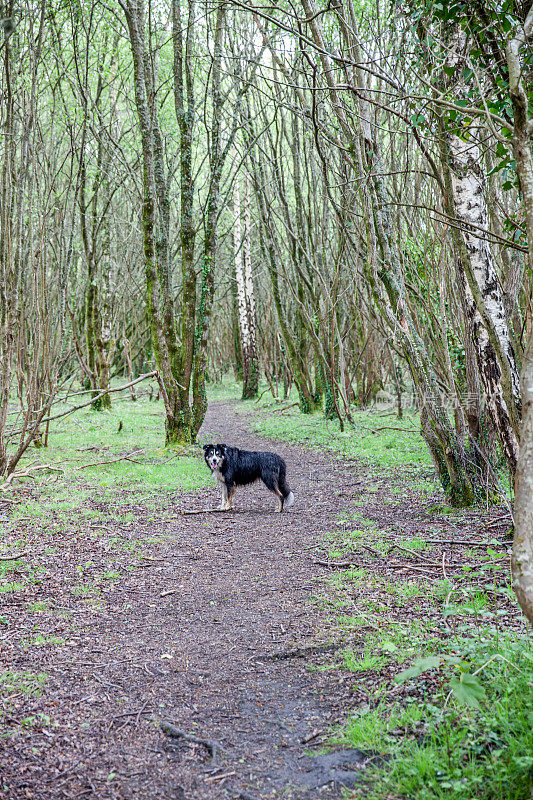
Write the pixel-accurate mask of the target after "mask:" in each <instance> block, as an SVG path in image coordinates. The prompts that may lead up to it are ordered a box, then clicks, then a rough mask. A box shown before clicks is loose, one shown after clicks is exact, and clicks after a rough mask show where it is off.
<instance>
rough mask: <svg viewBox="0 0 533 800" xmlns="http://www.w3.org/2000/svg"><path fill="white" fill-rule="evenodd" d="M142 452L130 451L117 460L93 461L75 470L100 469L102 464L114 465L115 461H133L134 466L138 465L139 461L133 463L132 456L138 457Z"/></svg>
mask: <svg viewBox="0 0 533 800" xmlns="http://www.w3.org/2000/svg"><path fill="white" fill-rule="evenodd" d="M142 452H143V451H142V450H132V451H131V453H127V454H126V455H125V456H119V458H111V459H109V460H108V461H93V462H92V463H91V464H83V466H81V467H76V469H78V470H80V469H88V468H89V467H100V466H101V465H102V464H115V463H116V462H117V461H133V463H134V464H139V463H140V462H139V461H134V460H133V458H132V456H140V455H142Z"/></svg>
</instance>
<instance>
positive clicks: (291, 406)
mask: <svg viewBox="0 0 533 800" xmlns="http://www.w3.org/2000/svg"><path fill="white" fill-rule="evenodd" d="M297 405H299V403H298V401H297V402H296V403H291V404H290V406H285V408H278V411H279V413H280V414H283V412H284V411H288V410H289V408H294V406H297Z"/></svg>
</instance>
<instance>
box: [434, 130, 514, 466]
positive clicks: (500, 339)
mask: <svg viewBox="0 0 533 800" xmlns="http://www.w3.org/2000/svg"><path fill="white" fill-rule="evenodd" d="M441 133H442V141H441V163H442V166H443V170H444V180H445V186H446V199H447V205H448V212H449V213H450V215H451V216H452V217H453V218H454V219H455V220H458V221H459V222H460V228H461V229H459V226H457V225H456V224H452V236H453V239H454V243H455V246H456V249H457V252H458V254H459V259H457V260H456V271H457V280H458V281H459V282H460V283H461V291H460V296H461V297H463V298H464V301H465V303H466V308H465V316H466V318H467V320H468V323H467V328H468V329H469V330H470V331H471V335H472V340H473V343H474V348H475V352H476V358H477V364H478V370H479V375H480V378H481V381H482V385H483V389H484V392H485V397H486V402H487V408H488V412H489V414H490V416H491V418H492V420H493V423H494V426H495V428H496V430H497V432H498V436H499V438H500V441H501V443H502V447H503V449H504V452H505V456H506V459H507V462H508V464H509V467H510V469H511V471H512V472H513V474H514V472H515V471H516V465H517V461H518V430H519V425H520V413H521V401H520V381H519V375H518V370H517V366H516V359H515V353H514V350H513V346H512V343H511V338H510V335H509V328H508V325H507V318H506V314H505V309H504V304H503V297H502V293H501V288H500V282H499V279H498V274H497V271H496V266H495V263H494V259H493V257H492V252H491V248H490V244H489V243H488V242H487V241H486V240H485V239H483V238H481V235H480V233H479V232H478V231H479V228H486V227H487V225H488V214H487V205H486V200H485V177H484V173H483V163H482V159H481V152H480V148H479V145H478V144H477V143H476V141H475V138H474V137H475V135H476V134H475V132H471V137H472V138H469V139H468V140H467V141H463V140H462V139H459V137H458V136H456V135H455V134H450V133H449V132H447V131H446V128H445V126H444V125H441Z"/></svg>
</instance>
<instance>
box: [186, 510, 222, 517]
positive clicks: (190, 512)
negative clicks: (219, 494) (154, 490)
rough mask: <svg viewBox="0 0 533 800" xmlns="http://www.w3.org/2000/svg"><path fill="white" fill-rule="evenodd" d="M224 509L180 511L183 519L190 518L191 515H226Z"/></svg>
mask: <svg viewBox="0 0 533 800" xmlns="http://www.w3.org/2000/svg"><path fill="white" fill-rule="evenodd" d="M225 513H226V511H225V509H223V508H200V509H199V510H197V511H180V514H181V515H182V517H189V516H190V515H191V514H225Z"/></svg>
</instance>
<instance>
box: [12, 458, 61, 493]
mask: <svg viewBox="0 0 533 800" xmlns="http://www.w3.org/2000/svg"><path fill="white" fill-rule="evenodd" d="M41 469H50V470H52V471H55V472H64V471H65V470H64V469H62V468H61V467H54V466H52V464H37V465H36V466H35V467H28V468H27V469H25V470H24V471H23V472H12V473H11V475H9V476H8V478H7V479H6V480H5V481H4V483H2V484H0V489H1V490H2V491H3V492H5V491H6V490H7V489H8V488H9V484H10V483H11V481H13V480H15V478H33V475H32V473H33V472H37V471H38V470H41Z"/></svg>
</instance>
